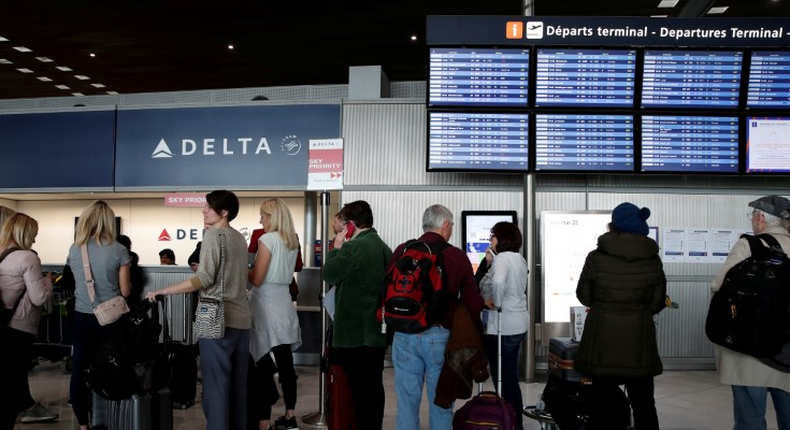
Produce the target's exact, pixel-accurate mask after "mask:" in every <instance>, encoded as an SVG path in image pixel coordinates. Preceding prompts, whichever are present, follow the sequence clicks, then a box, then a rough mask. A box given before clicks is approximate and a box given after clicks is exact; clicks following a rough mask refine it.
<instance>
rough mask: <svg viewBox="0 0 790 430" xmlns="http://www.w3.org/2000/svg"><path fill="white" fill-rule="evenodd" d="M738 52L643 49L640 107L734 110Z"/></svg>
mask: <svg viewBox="0 0 790 430" xmlns="http://www.w3.org/2000/svg"><path fill="white" fill-rule="evenodd" d="M742 65H743V53H742V52H740V51H666V50H660V51H657V50H650V49H648V50H645V56H644V63H643V74H642V76H643V78H642V106H643V107H662V108H664V107H666V108H689V107H704V108H731V109H735V108H737V107H738V92H739V91H740V85H741V84H740V83H741V68H742Z"/></svg>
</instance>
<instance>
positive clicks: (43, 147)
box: [0, 110, 115, 191]
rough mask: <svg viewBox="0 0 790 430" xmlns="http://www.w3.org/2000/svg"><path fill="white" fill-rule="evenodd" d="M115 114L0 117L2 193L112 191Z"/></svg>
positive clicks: (78, 113)
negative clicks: (25, 191) (8, 191)
mask: <svg viewBox="0 0 790 430" xmlns="http://www.w3.org/2000/svg"><path fill="white" fill-rule="evenodd" d="M114 133H115V111H114V110H111V111H96V112H58V113H33V114H8V115H0V153H2V154H3V156H2V157H0V189H4V190H10V191H13V190H23V189H30V188H36V189H39V190H45V189H56V190H61V191H64V190H66V189H72V190H83V191H90V190H101V189H104V190H111V189H112V185H113V177H112V174H113V172H112V168H113V139H114Z"/></svg>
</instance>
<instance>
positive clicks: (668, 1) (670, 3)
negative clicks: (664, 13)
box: [658, 0, 678, 9]
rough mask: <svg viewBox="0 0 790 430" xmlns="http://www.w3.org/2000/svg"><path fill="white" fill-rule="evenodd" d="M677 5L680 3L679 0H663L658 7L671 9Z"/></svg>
mask: <svg viewBox="0 0 790 430" xmlns="http://www.w3.org/2000/svg"><path fill="white" fill-rule="evenodd" d="M677 5H678V0H661V2H660V3H659V4H658V7H659V8H661V9H663V8H669V9H671V8H673V7H675V6H677Z"/></svg>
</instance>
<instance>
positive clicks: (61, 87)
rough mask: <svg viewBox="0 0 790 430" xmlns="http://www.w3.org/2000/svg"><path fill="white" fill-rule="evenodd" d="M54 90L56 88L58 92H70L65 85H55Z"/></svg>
mask: <svg viewBox="0 0 790 430" xmlns="http://www.w3.org/2000/svg"><path fill="white" fill-rule="evenodd" d="M55 88H57V89H59V90H70V89H71V88H69V87H68V86H67V85H55Z"/></svg>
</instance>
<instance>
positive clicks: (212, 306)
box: [195, 230, 227, 339]
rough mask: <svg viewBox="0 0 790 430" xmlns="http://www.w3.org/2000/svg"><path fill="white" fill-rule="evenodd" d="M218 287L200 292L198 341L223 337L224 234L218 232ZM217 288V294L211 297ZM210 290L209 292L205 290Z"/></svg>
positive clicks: (196, 330) (196, 329)
mask: <svg viewBox="0 0 790 430" xmlns="http://www.w3.org/2000/svg"><path fill="white" fill-rule="evenodd" d="M219 245H220V248H219V285H215V286H213V287H210V288H204V289H203V290H202V291H200V296H199V299H198V305H197V311H195V335H196V336H197V337H198V338H199V339H222V338H223V337H224V336H225V301H224V300H225V299H224V298H225V260H226V258H227V256H226V251H225V232H224V231H222V230H220V232H219ZM217 287H219V294H218V295H216V296H215V295H213V294H212V293H215V292H216V290H217ZM209 289H211V290H212V291H211V292H208V291H207V290H209Z"/></svg>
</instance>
